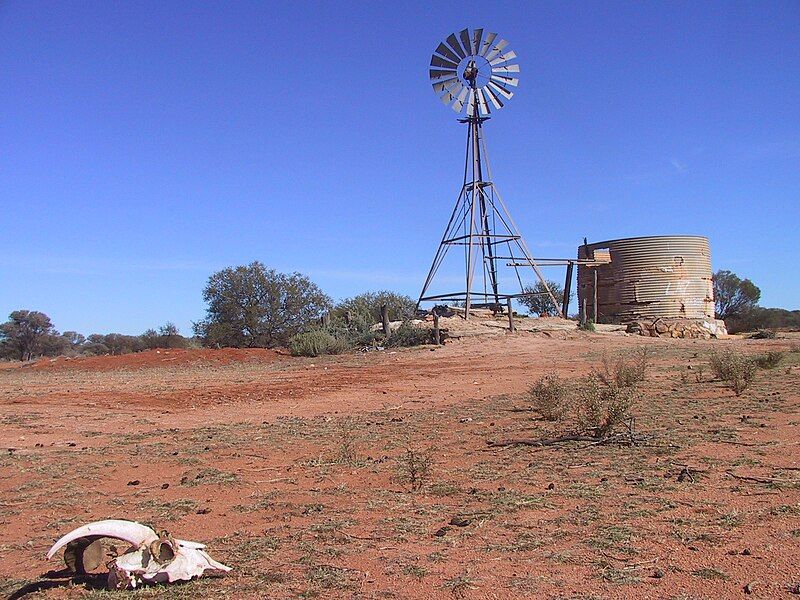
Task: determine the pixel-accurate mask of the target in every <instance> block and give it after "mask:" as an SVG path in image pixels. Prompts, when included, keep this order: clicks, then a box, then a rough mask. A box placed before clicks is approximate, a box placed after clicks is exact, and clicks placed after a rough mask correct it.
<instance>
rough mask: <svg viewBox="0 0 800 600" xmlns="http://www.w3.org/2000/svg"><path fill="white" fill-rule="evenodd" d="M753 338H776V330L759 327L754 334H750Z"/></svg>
mask: <svg viewBox="0 0 800 600" xmlns="http://www.w3.org/2000/svg"><path fill="white" fill-rule="evenodd" d="M748 339H751V340H774V339H775V332H774V331H772V329H759V330H758V331H756V332H755V333H754V334H753V335H750V336H748Z"/></svg>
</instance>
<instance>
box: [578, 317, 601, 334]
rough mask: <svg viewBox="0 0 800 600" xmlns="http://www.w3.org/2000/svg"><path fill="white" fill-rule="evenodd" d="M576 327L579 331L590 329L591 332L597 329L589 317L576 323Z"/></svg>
mask: <svg viewBox="0 0 800 600" xmlns="http://www.w3.org/2000/svg"><path fill="white" fill-rule="evenodd" d="M578 329H580V330H581V331H592V332H594V331H597V328H596V327H595V326H594V321H592V320H591V319H587V320H586V321H585V322H583V323H580V324H579V325H578Z"/></svg>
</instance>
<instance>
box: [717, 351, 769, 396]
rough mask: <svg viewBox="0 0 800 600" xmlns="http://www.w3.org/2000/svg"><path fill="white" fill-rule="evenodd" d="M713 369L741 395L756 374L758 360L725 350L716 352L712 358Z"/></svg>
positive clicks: (719, 377) (718, 376)
mask: <svg viewBox="0 0 800 600" xmlns="http://www.w3.org/2000/svg"><path fill="white" fill-rule="evenodd" d="M709 362H710V365H711V371H712V372H713V373H714V376H715V377H716V378H717V379H720V380H722V381H724V382H725V383H726V384H727V385H728V387H730V388H731V389H732V390H733V391H734V393H735V394H736V395H737V396H739V395H741V393H742V392H743V391H744V390H746V389H747V387H748V386H749V385H750V383H751V382H752V381H753V379H754V378H755V375H756V368H757V366H756V361H755V360H753V359H752V358H750V357H749V356H745V355H744V354H741V353H738V352H734V351H732V350H725V351H724V352H714V353H712V354H711V359H710V361H709Z"/></svg>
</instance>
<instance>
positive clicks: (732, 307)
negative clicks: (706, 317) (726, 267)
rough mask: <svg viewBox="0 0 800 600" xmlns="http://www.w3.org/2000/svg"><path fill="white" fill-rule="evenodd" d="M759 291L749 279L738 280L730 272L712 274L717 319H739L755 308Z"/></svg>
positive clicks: (759, 294) (759, 296)
mask: <svg viewBox="0 0 800 600" xmlns="http://www.w3.org/2000/svg"><path fill="white" fill-rule="evenodd" d="M760 298H761V290H760V289H758V287H757V286H756V285H755V284H754V283H753V282H752V281H750V280H749V279H740V278H739V277H738V276H737V275H736V273H732V272H731V271H717V272H716V273H714V303H715V306H716V312H717V318H718V319H723V320H725V319H729V318H731V317H741V316H742V315H744V314H745V313H747V312H748V311H750V310H752V309H753V308H755V306H756V305H757V304H758V301H759V299H760Z"/></svg>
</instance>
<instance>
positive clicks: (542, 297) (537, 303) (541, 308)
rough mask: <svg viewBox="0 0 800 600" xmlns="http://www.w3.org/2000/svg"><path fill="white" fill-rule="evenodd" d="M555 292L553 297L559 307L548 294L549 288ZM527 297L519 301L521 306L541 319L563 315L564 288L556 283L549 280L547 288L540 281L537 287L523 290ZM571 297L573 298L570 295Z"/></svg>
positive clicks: (527, 287)
mask: <svg viewBox="0 0 800 600" xmlns="http://www.w3.org/2000/svg"><path fill="white" fill-rule="evenodd" d="M548 287H549V288H550V291H551V292H553V296H555V297H556V300H557V301H558V306H555V305H554V304H553V300H552V299H551V298H550V294H548V293H547V288H548ZM522 291H523V293H524V294H528V295H526V296H522V297H521V298H520V299H519V302H520V304H522V305H523V306H525V307H526V308H527V309H528V310H529V311H530V313H531V314H534V315H538V316H540V317H557V316H559V315H560V314H561V303H562V299H563V297H564V288H563V287H562V286H561V285H559V284H558V283H557V282H555V281H550V280H549V279H548V280H547V286H546V287H545V284H544V283H543V282H542V281H541V280H539V281H537V282H536V284H535V285H529V286H526V287H525V288H524V289H523V290H522ZM570 297H572V296H571V295H570Z"/></svg>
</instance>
